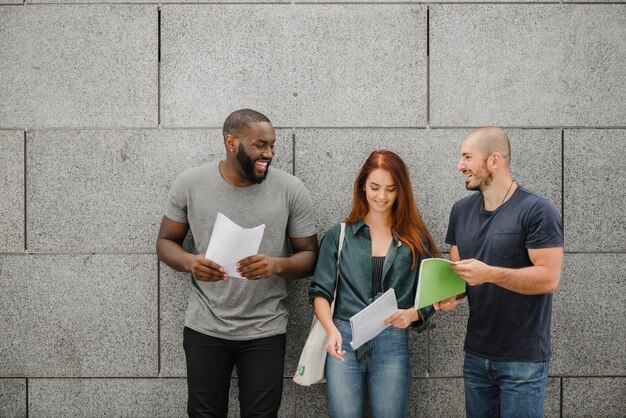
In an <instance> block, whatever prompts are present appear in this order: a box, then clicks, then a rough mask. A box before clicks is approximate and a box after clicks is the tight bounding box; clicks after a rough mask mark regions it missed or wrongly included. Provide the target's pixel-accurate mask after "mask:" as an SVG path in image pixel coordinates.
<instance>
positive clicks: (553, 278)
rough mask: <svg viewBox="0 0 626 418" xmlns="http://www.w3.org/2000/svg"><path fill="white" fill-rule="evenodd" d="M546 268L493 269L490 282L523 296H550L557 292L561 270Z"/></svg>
mask: <svg viewBox="0 0 626 418" xmlns="http://www.w3.org/2000/svg"><path fill="white" fill-rule="evenodd" d="M554 270H555V269H553V268H549V267H546V266H530V267H523V268H519V269H511V268H504V267H491V269H490V273H489V276H490V277H489V280H488V281H489V282H492V283H495V284H497V285H498V286H500V287H503V288H505V289H507V290H510V291H512V292H515V293H521V294H523V295H541V294H550V293H554V292H555V291H556V288H557V287H558V284H559V279H560V275H561V274H560V273H561V272H560V269H559V270H557V271H554Z"/></svg>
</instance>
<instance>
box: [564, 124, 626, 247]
mask: <svg viewBox="0 0 626 418" xmlns="http://www.w3.org/2000/svg"><path fill="white" fill-rule="evenodd" d="M625 147H626V131H625V130H621V129H614V130H596V129H592V130H566V131H565V143H564V151H565V153H564V158H565V160H564V169H565V170H564V173H565V174H564V175H565V191H564V196H565V219H566V222H565V247H566V249H567V250H568V251H611V252H613V251H615V252H620V251H622V252H623V251H626V228H625V227H624V226H625V225H626V207H625V206H626V205H624V203H625V202H626V188H625V187H624V185H625V184H626V174H625V173H624V170H621V169H618V167H620V166H621V157H622V154H623V153H624V149H625Z"/></svg>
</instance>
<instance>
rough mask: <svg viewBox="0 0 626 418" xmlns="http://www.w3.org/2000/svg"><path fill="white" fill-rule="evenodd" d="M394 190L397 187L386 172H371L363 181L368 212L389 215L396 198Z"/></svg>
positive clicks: (396, 194) (379, 169)
mask: <svg viewBox="0 0 626 418" xmlns="http://www.w3.org/2000/svg"><path fill="white" fill-rule="evenodd" d="M396 188H397V185H396V184H395V183H394V181H393V178H392V177H391V174H390V173H389V172H388V171H387V170H383V169H382V168H377V169H376V170H373V171H372V172H371V173H370V175H369V176H368V177H367V179H366V180H365V198H366V200H367V205H368V209H369V211H371V212H379V213H383V214H387V215H391V211H392V208H393V204H394V203H395V201H396V198H397V197H398V192H397V190H396Z"/></svg>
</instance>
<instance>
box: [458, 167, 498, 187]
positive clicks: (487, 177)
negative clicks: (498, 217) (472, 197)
mask: <svg viewBox="0 0 626 418" xmlns="http://www.w3.org/2000/svg"><path fill="white" fill-rule="evenodd" d="M486 173H487V174H486V175H485V176H484V177H483V178H481V179H480V181H479V182H478V184H476V185H474V186H470V185H469V183H468V182H465V188H466V189H467V190H472V191H478V192H483V191H484V190H485V189H486V188H487V186H489V185H490V184H491V181H492V180H493V173H492V172H491V171H488V170H486Z"/></svg>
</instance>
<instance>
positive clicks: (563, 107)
mask: <svg viewBox="0 0 626 418" xmlns="http://www.w3.org/2000/svg"><path fill="white" fill-rule="evenodd" d="M242 107H251V108H254V109H257V110H259V111H261V112H263V113H265V114H267V115H268V116H269V117H270V119H271V120H272V121H273V122H274V125H275V126H276V127H277V153H278V154H277V157H276V159H275V162H274V163H273V164H274V165H275V166H277V167H280V168H282V169H284V170H286V171H289V172H291V173H293V174H295V175H296V176H298V177H299V178H301V179H302V180H303V182H304V183H305V185H306V186H307V187H308V188H309V190H310V191H311V193H312V196H313V200H314V203H315V208H316V216H317V225H318V228H319V233H320V236H321V235H322V234H323V232H324V231H325V230H326V229H327V228H328V227H329V226H331V225H332V224H334V223H336V222H337V221H339V220H341V219H342V218H343V217H344V216H345V215H346V211H347V210H348V207H349V203H350V196H351V184H352V181H353V179H354V177H355V175H356V170H357V168H358V167H359V166H360V165H361V163H362V162H363V160H364V159H365V157H366V156H367V155H368V154H369V153H370V152H371V151H372V150H374V149H377V148H388V149H392V150H394V151H397V152H398V153H399V154H400V155H401V156H402V157H403V158H404V159H405V160H406V161H407V163H408V165H409V168H410V170H411V175H412V178H413V183H414V189H415V193H416V197H417V201H418V204H419V206H420V210H421V211H422V213H423V215H424V218H425V220H426V222H427V224H428V226H429V228H430V229H431V231H432V233H433V235H434V237H435V240H436V241H437V243H438V245H440V247H441V249H442V250H443V251H444V252H447V251H448V249H449V248H448V247H447V246H446V245H445V244H444V242H443V239H444V234H445V230H446V226H447V221H448V215H449V210H450V208H451V206H452V204H453V202H454V201H456V200H457V199H459V198H461V197H463V196H465V195H466V194H467V193H468V192H466V191H465V190H464V186H463V179H462V178H461V175H460V174H458V173H457V172H456V171H455V166H456V161H457V159H458V152H459V147H460V143H461V140H462V139H463V137H464V136H465V135H466V134H467V133H468V132H469V131H470V130H471V129H472V128H474V127H478V126H483V125H491V124H494V125H500V126H502V127H504V128H505V129H506V130H507V132H508V133H509V136H510V138H511V141H512V150H513V151H512V170H513V173H514V177H515V179H516V180H517V181H518V182H519V183H520V184H522V185H524V186H526V187H528V188H531V189H533V190H535V191H537V192H539V193H541V194H543V195H545V196H546V197H548V198H549V199H550V200H551V201H552V202H553V203H554V204H555V205H556V206H557V208H559V210H560V211H561V215H562V217H563V222H564V227H565V250H566V256H565V265H564V271H563V275H562V280H561V285H560V288H559V290H558V291H557V293H556V295H555V303H554V312H553V317H554V319H553V331H552V332H553V348H554V356H553V361H552V366H551V371H550V381H549V386H548V392H547V398H546V405H545V414H546V416H549V417H555V416H606V417H617V416H626V279H625V277H626V275H625V274H624V270H625V269H626V209H625V207H626V187H625V186H626V174H624V170H623V168H622V162H623V160H624V157H623V153H624V151H626V4H625V3H624V2H623V1H615V2H613V1H611V2H606V3H598V2H595V1H594V2H586V1H582V2H581V1H577V2H570V1H564V2H560V3H555V2H545V1H528V2H525V1H522V2H517V1H516V2H497V3H490V2H484V1H481V2H475V1H471V0H467V1H460V2H458V1H454V2H448V1H446V0H440V1H432V2H429V1H425V2H374V1H367V0H363V1H338V2H332V3H328V2H323V1H316V0H311V1H308V2H291V3H289V2H281V1H264V0H257V1H255V0H251V1H244V2H240V1H237V2H234V1H233V2H230V1H228V0H217V1H214V2H213V1H212V2H202V1H200V2H195V1H182V0H171V1H169V2H166V3H157V2H153V1H151V0H137V1H134V0H123V1H121V0H119V1H118V0H113V1H106V2H105V1H99V0H87V1H85V0H81V1H79V0H26V2H24V1H23V0H0V196H1V198H0V323H1V324H2V325H1V326H0V416H1V417H26V416H28V417H56V416H58V417H61V416H63V417H66V416H81V417H86V416H89V417H92V416H94V417H97V416H135V417H145V416H154V417H157V416H159V417H178V416H185V415H186V412H185V406H186V405H185V404H186V390H187V389H186V383H185V378H184V376H185V362H184V355H183V351H182V345H181V343H182V318H183V313H184V309H185V304H186V298H187V293H188V291H189V287H188V286H189V281H188V276H187V275H185V274H181V273H178V272H174V271H173V270H171V269H170V268H169V267H167V266H166V265H164V264H162V263H159V262H158V260H157V257H156V255H155V249H154V247H155V241H156V235H157V230H158V226H159V223H160V219H161V216H162V214H163V209H164V203H165V198H166V194H167V190H168V189H169V187H170V185H171V183H172V181H173V179H174V178H175V177H176V175H177V174H178V173H180V172H181V171H182V170H183V169H185V168H186V167H189V166H192V165H198V164H201V163H203V162H206V161H210V160H214V159H219V158H221V157H222V156H223V154H224V150H223V145H222V140H221V131H220V129H221V124H222V123H223V121H224V119H225V118H226V116H227V115H228V114H229V113H230V112H231V111H233V110H235V109H238V108H242ZM308 283H309V281H308V280H306V279H305V280H301V281H298V282H294V283H290V284H289V292H290V298H289V302H288V305H289V309H290V313H291V323H290V325H289V329H288V347H287V356H286V359H285V365H286V366H285V367H286V368H285V370H286V372H285V385H284V392H283V403H282V407H281V412H280V416H282V417H309V416H327V415H328V405H327V402H326V396H325V388H324V386H323V385H318V386H315V387H310V388H303V387H299V386H296V385H294V384H293V383H292V382H291V375H292V372H293V371H294V370H295V366H296V362H297V359H298V357H299V354H300V350H301V348H302V345H303V344H304V340H305V339H306V334H307V331H308V327H309V324H310V319H311V311H310V309H309V308H308V306H307V303H306V300H307V296H306V290H307V286H308ZM303 307H304V308H303ZM467 314H468V311H467V306H465V305H462V306H461V307H460V308H459V309H457V310H456V311H454V312H451V313H446V314H442V313H439V314H437V316H436V317H435V323H436V327H435V328H433V329H430V330H428V331H427V332H425V333H423V334H420V335H413V336H412V337H411V350H412V351H411V352H412V365H413V370H412V376H413V379H412V387H411V403H410V413H409V415H410V416H411V417H422V416H423V417H428V416H454V417H456V416H464V405H463V382H462V371H461V366H462V343H463V336H464V332H465V329H464V327H465V321H466V319H467ZM520 314H521V315H523V314H524V313H523V312H520ZM232 383H233V384H232V389H231V412H230V414H231V416H238V402H237V377H236V374H235V375H234V376H233V381H232Z"/></svg>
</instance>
